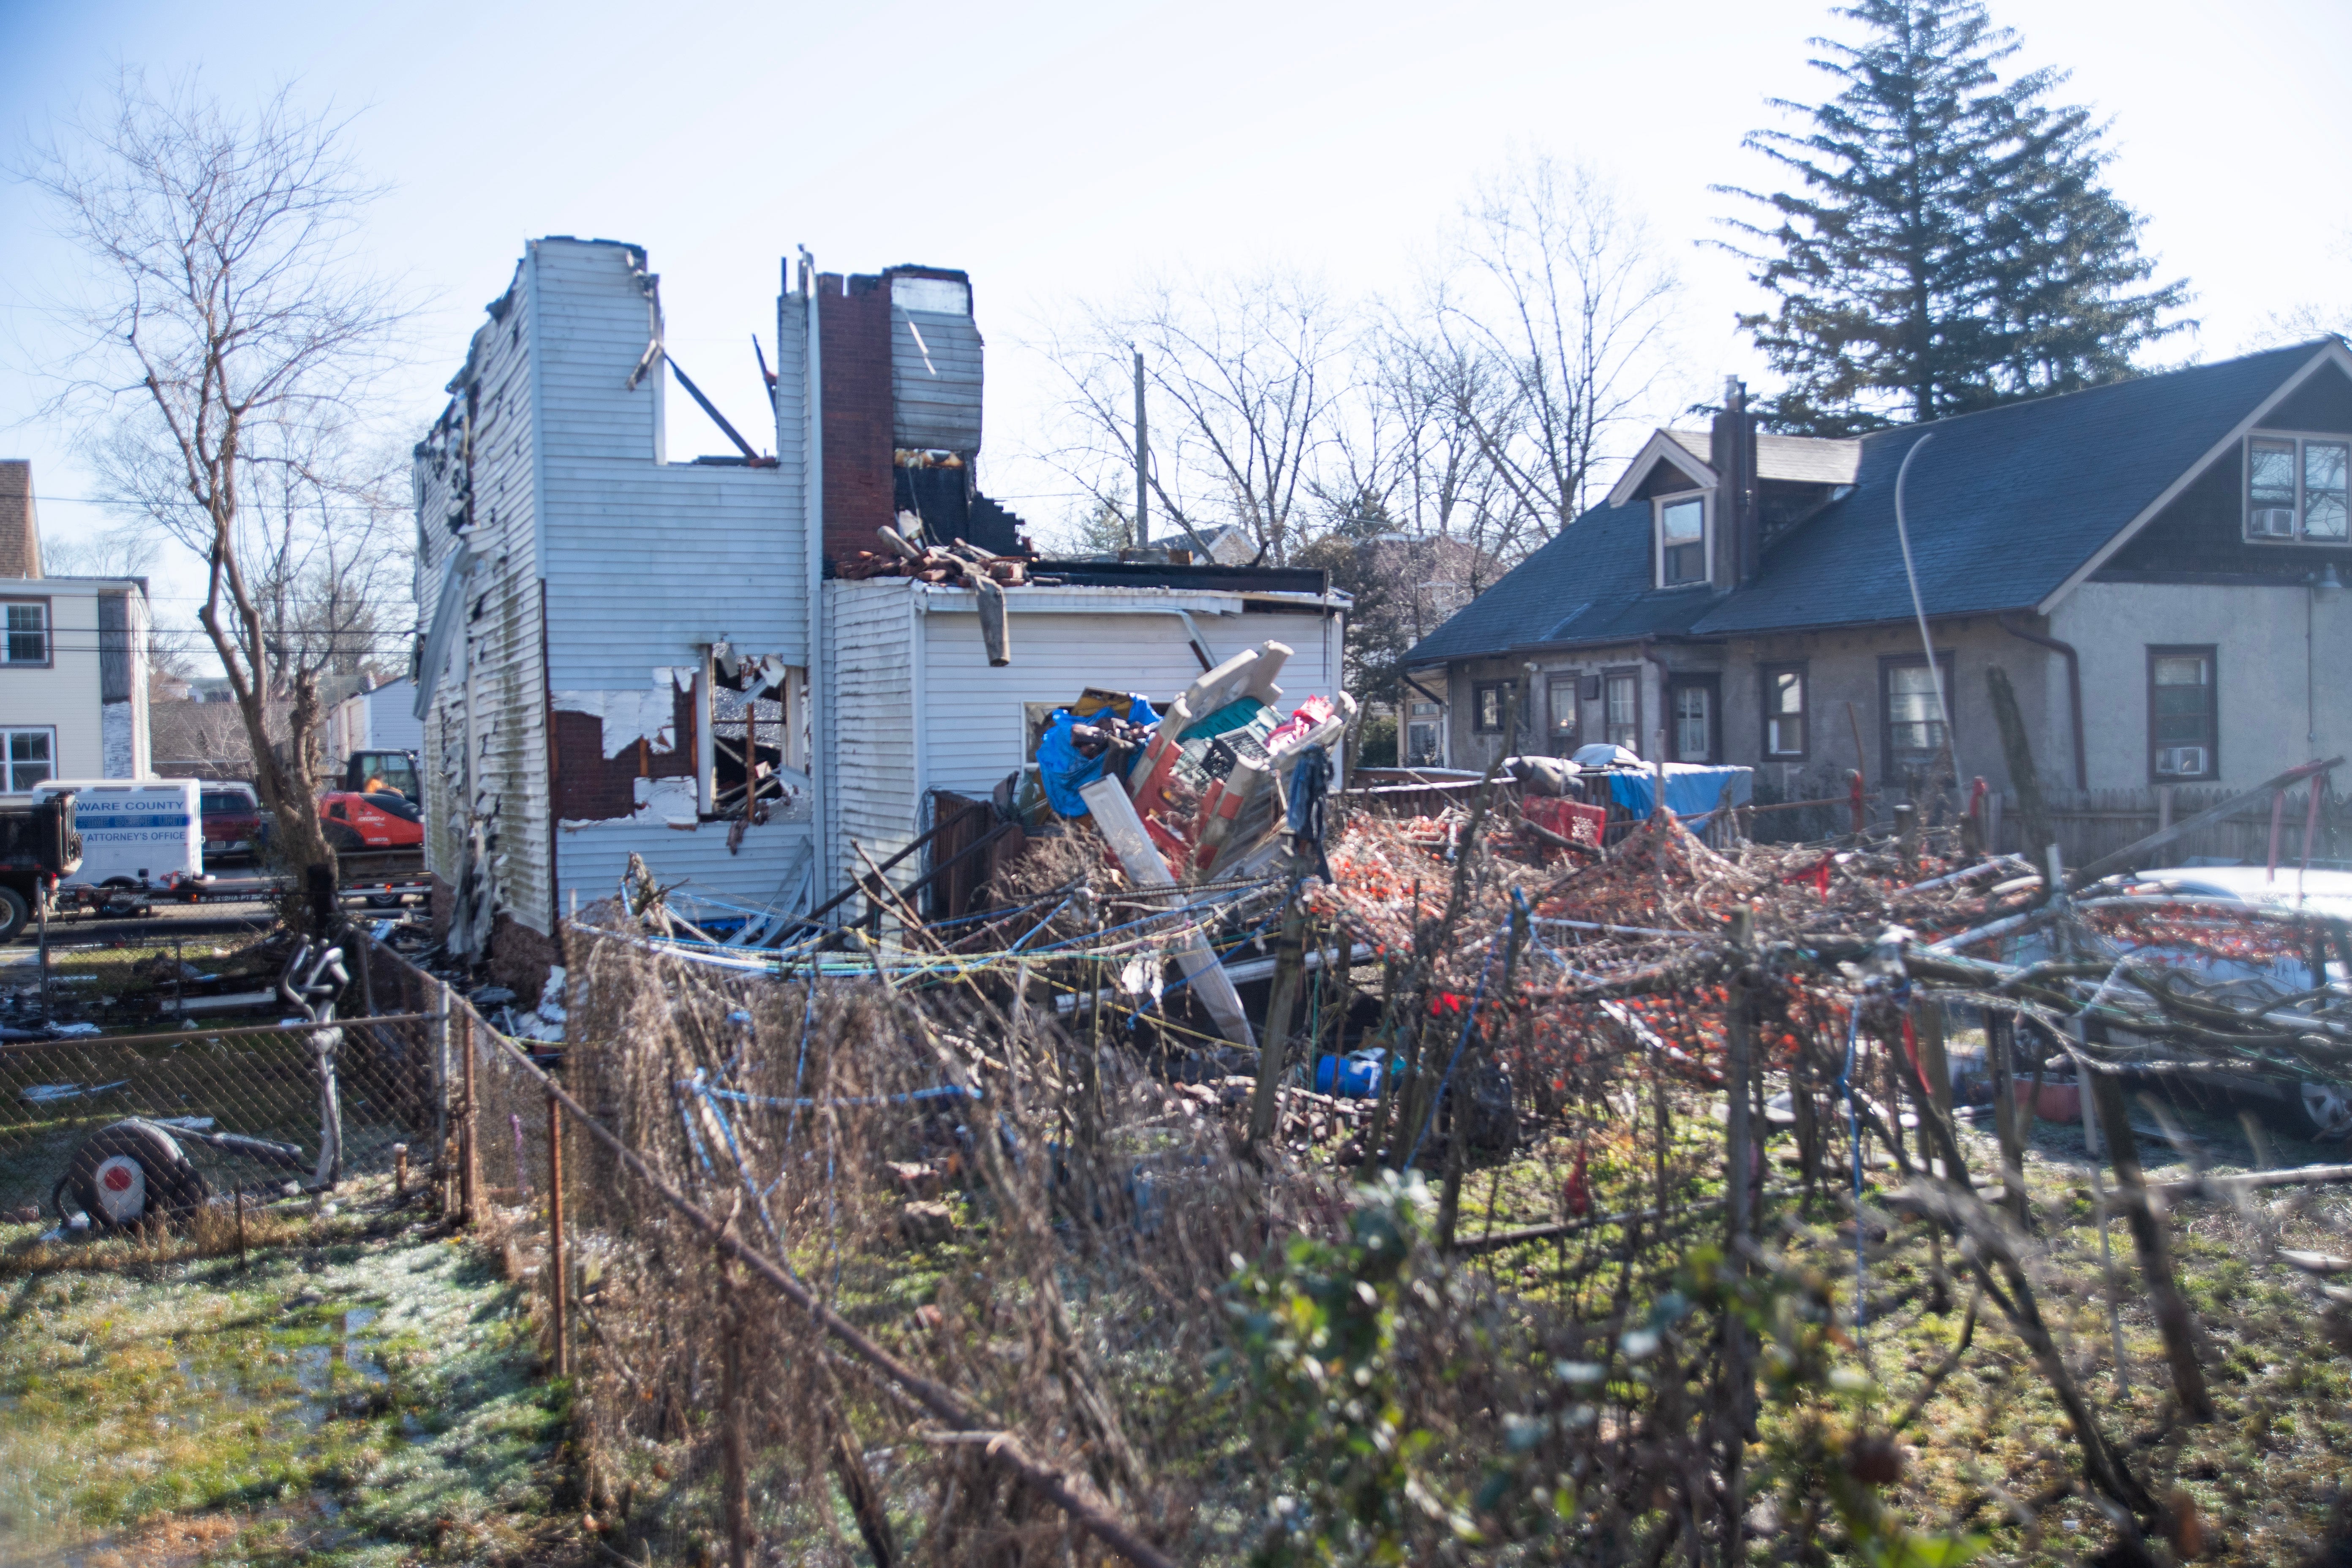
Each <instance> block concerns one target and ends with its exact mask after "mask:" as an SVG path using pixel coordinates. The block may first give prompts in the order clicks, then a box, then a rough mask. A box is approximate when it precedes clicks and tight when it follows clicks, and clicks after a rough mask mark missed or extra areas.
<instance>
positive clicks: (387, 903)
mask: <svg viewBox="0 0 2352 1568" xmlns="http://www.w3.org/2000/svg"><path fill="white" fill-rule="evenodd" d="M367 902H368V908H370V909H372V910H396V909H398V908H400V895H399V894H398V893H370V894H369V895H368V896H367Z"/></svg>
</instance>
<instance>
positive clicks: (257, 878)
mask: <svg viewBox="0 0 2352 1568" xmlns="http://www.w3.org/2000/svg"><path fill="white" fill-rule="evenodd" d="M335 859H336V866H337V868H338V871H339V873H340V874H339V876H338V877H337V879H336V886H337V889H338V891H339V893H340V894H341V898H342V899H343V900H347V901H348V900H352V899H354V898H357V899H362V900H364V901H365V902H366V903H367V904H368V905H369V906H370V907H372V908H375V909H386V910H388V909H395V908H397V907H398V906H399V905H400V904H401V903H402V902H403V901H404V900H406V899H408V898H409V897H411V896H415V897H418V898H424V897H426V896H428V895H429V894H430V893H431V892H432V889H433V881H432V879H431V877H429V876H428V875H427V874H426V873H425V857H424V855H423V854H422V852H420V851H418V850H415V849H383V850H354V851H352V852H350V853H348V854H343V855H339V856H337V857H336V858H335ZM292 887H293V884H292V883H291V882H290V881H289V880H288V879H287V878H286V877H285V875H284V874H283V873H281V872H278V871H275V870H271V869H268V868H263V867H246V868H236V869H232V870H227V871H218V872H213V873H210V874H208V875H207V876H205V879H204V880H202V881H201V882H195V881H185V882H180V883H176V884H174V885H173V886H171V887H148V888H93V889H70V888H68V889H60V890H59V892H58V898H57V901H56V902H55V903H54V904H52V905H51V909H50V912H51V914H52V916H64V915H68V914H73V913H80V912H86V913H89V914H91V915H118V916H120V915H136V914H143V913H146V912H148V911H150V910H152V909H153V907H154V905H155V902H156V900H159V899H163V900H171V901H173V902H176V903H187V904H254V903H272V902H275V901H276V900H279V899H281V898H283V897H285V896H286V894H287V893H288V892H289V891H290V890H291V889H292Z"/></svg>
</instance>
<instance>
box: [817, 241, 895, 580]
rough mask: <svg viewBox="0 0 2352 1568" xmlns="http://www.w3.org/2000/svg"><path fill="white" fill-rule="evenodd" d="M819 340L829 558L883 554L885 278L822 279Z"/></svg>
mask: <svg viewBox="0 0 2352 1568" xmlns="http://www.w3.org/2000/svg"><path fill="white" fill-rule="evenodd" d="M816 315H817V334H818V337H817V341H818V345H819V349H820V352H821V353H822V355H823V361H824V557H825V559H826V560H827V561H831V562H835V563H839V562H842V561H845V560H848V559H850V558H852V557H853V556H855V555H856V552H858V551H861V550H879V549H881V548H882V543H881V541H880V540H879V539H877V537H876V536H875V530H877V529H878V528H883V527H886V526H887V525H888V524H889V523H890V522H891V521H892V520H893V519H895V518H896V517H897V516H898V509H897V507H896V506H895V505H894V504H893V501H892V493H893V492H892V480H893V479H894V476H893V474H892V472H891V466H890V465H891V453H892V445H891V431H892V427H893V412H894V410H893V406H892V403H891V397H890V289H889V284H888V283H887V281H886V280H885V279H880V278H866V277H853V278H851V279H849V291H848V292H847V293H843V292H842V287H841V277H840V275H839V274H838V273H832V272H827V273H821V274H819V275H818V278H817V313H816Z"/></svg>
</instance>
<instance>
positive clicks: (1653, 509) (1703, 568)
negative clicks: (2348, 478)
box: [1650, 468, 2302, 588]
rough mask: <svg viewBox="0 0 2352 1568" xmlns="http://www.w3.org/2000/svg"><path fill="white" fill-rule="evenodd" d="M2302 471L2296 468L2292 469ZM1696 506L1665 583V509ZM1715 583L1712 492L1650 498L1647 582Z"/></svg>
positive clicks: (1683, 492) (1678, 585)
mask: <svg viewBox="0 0 2352 1568" xmlns="http://www.w3.org/2000/svg"><path fill="white" fill-rule="evenodd" d="M2296 472H2297V473H2298V474H2300V473H2301V472H2302V470H2301V469H2300V468H2298V469H2297V470H2296ZM1686 501H1696V502H1697V503H1698V515H1699V530H1698V550H1699V574H1698V575H1697V576H1696V577H1693V578H1692V579H1690V580H1689V581H1688V582H1686V583H1669V582H1667V581H1666V508H1668V507H1670V506H1681V505H1683V504H1684V503H1685V502H1686ZM1714 580H1715V492H1714V491H1712V490H1704V489H1698V490H1677V491H1676V492H1675V493H1674V494H1673V495H1670V496H1653V497H1651V498H1650V581H1651V582H1652V583H1653V584H1655V585H1657V586H1658V587H1660V588H1702V587H1705V586H1706V585H1707V584H1710V583H1712V582H1713V581H1714Z"/></svg>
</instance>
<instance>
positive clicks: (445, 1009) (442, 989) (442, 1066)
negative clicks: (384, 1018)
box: [425, 980, 449, 1219]
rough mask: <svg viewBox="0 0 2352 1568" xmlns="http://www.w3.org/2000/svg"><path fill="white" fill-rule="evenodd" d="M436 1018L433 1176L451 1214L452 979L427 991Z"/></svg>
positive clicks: (445, 1209) (442, 1202)
mask: <svg viewBox="0 0 2352 1568" xmlns="http://www.w3.org/2000/svg"><path fill="white" fill-rule="evenodd" d="M425 1005H426V1006H427V1007H429V1008H430V1009H432V1011H433V1012H434V1014H435V1017H434V1020H433V1176H434V1181H435V1184H436V1185H437V1186H438V1187H439V1188H440V1193H439V1198H440V1205H441V1217H442V1218H443V1219H447V1218H448V1217H449V983H448V982H447V981H446V980H439V981H436V982H434V985H433V989H432V990H430V991H427V992H425Z"/></svg>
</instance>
